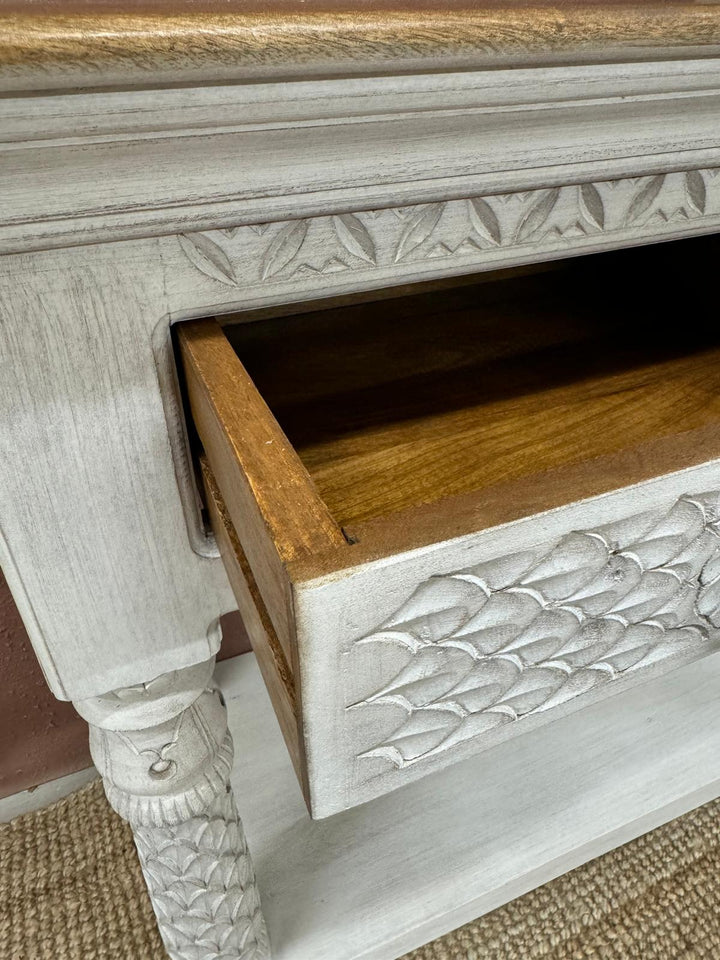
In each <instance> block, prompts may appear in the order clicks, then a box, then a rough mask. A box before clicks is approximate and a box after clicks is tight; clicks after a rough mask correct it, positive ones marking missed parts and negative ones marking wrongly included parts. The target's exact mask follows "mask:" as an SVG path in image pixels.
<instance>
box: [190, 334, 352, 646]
mask: <svg viewBox="0 0 720 960" xmlns="http://www.w3.org/2000/svg"><path fill="white" fill-rule="evenodd" d="M178 342H179V345H180V352H181V356H182V360H183V368H184V371H185V380H186V385H187V391H188V398H189V402H190V408H191V410H192V414H193V418H194V423H195V427H196V428H197V431H198V434H199V436H200V439H201V441H202V443H203V447H204V449H205V453H206V455H207V458H208V462H209V464H210V466H211V468H212V471H213V475H214V477H215V480H216V482H217V485H218V487H219V489H220V490H221V492H222V494H223V497H224V500H225V503H226V505H227V510H228V513H229V515H230V517H231V518H232V522H233V525H234V527H235V530H236V531H237V533H238V537H239V538H240V542H241V543H242V546H243V550H244V551H245V554H246V556H247V558H248V561H249V563H250V565H251V567H252V570H253V573H254V576H255V580H256V583H257V586H258V589H259V591H260V593H261V595H262V597H263V600H264V602H265V604H266V606H267V610H268V613H269V615H270V618H271V619H272V621H273V624H274V626H275V629H276V631H277V634H278V638H279V640H280V643H281V644H282V647H283V650H284V653H285V656H286V657H287V659H288V661H289V662H290V663H291V664H292V663H293V660H294V657H295V650H294V642H293V640H294V625H293V624H294V620H293V611H292V596H291V587H290V581H289V579H288V577H287V573H286V570H285V564H287V563H288V562H289V561H291V560H294V559H298V558H300V557H302V556H306V555H308V554H312V552H313V551H322V550H326V549H327V548H328V547H332V546H342V545H344V544H345V543H346V541H345V538H344V537H343V535H342V532H341V530H340V528H339V526H338V525H337V523H336V522H335V521H334V519H333V518H332V516H331V514H330V513H329V511H328V509H327V507H326V506H325V504H324V503H323V501H322V500H321V499H320V497H319V496H318V494H317V491H316V490H315V487H314V485H313V483H312V480H311V479H310V477H309V475H308V473H307V471H306V470H305V468H304V467H303V465H302V463H301V461H300V459H299V458H298V456H297V454H296V453H295V451H294V450H293V449H292V447H291V446H290V444H289V443H288V441H287V438H286V437H285V436H284V434H283V432H282V430H281V429H280V428H279V427H278V425H277V422H276V421H275V419H274V418H273V417H272V414H271V413H270V411H269V410H268V408H267V406H266V404H265V402H264V401H263V399H262V397H261V396H260V394H259V393H258V392H257V390H256V389H255V387H254V386H253V384H252V381H251V380H250V378H249V377H248V375H247V373H246V372H245V370H244V369H243V366H242V364H241V363H240V361H239V360H238V358H237V356H236V354H235V353H234V351H233V349H232V347H231V346H230V344H229V342H228V340H227V338H226V337H225V335H224V333H223V332H222V329H221V327H220V326H219V325H218V324H217V323H215V321H212V320H209V321H191V322H189V323H186V324H181V325H180V326H179V328H178Z"/></svg>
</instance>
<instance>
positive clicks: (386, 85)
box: [0, 56, 720, 302]
mask: <svg viewBox="0 0 720 960" xmlns="http://www.w3.org/2000/svg"><path fill="white" fill-rule="evenodd" d="M174 80H176V81H177V84H176V85H175V86H173V87H171V88H167V89H152V90H141V89H137V90H126V91H121V90H111V91H103V90H98V91H92V92H89V91H84V92H79V93H73V94H72V95H71V96H57V95H54V94H47V95H41V96H40V95H37V96H33V98H32V108H31V109H29V108H28V103H29V101H28V100H27V98H26V97H25V96H8V97H7V98H2V99H0V172H1V174H2V178H3V187H4V204H3V209H2V214H1V215H0V250H2V251H4V252H13V251H15V250H17V249H28V248H30V249H36V248H38V247H45V246H63V245H67V244H77V243H80V244H84V243H86V242H87V239H88V237H89V236H92V238H93V240H94V241H108V240H109V241H113V242H115V241H117V240H120V239H123V238H127V237H138V236H148V235H167V234H174V233H177V234H182V235H184V236H185V240H186V242H187V244H188V245H190V246H191V245H192V244H193V243H196V244H201V245H202V244H203V243H204V241H203V238H201V237H200V238H198V237H197V232H198V231H201V230H202V231H205V230H214V229H217V228H222V230H223V231H224V232H220V233H216V234H214V235H212V236H211V237H210V240H211V241H212V242H213V243H215V244H217V245H219V246H221V247H225V248H226V250H227V252H226V256H227V257H228V259H229V261H230V263H229V265H228V264H225V270H226V273H225V274H223V272H222V270H220V271H219V273H217V271H216V274H215V278H216V279H217V282H218V283H220V284H225V285H226V286H229V287H231V286H233V285H234V284H237V283H238V282H242V283H243V284H244V285H246V284H248V283H251V282H254V281H255V280H257V279H260V278H261V279H262V280H263V289H264V290H265V291H267V289H268V287H269V286H270V285H271V284H272V283H282V282H283V281H286V280H288V279H289V275H290V274H293V276H292V287H291V288H287V289H284V291H283V299H285V300H286V301H287V300H288V299H291V298H292V299H297V296H295V292H296V291H302V290H303V285H302V284H301V283H300V281H301V280H304V281H308V280H310V279H311V278H310V277H308V276H307V275H306V276H304V277H303V276H298V271H297V268H299V267H303V268H304V269H305V271H306V272H307V268H308V267H309V268H310V269H314V270H323V269H324V263H325V261H324V260H323V261H321V262H320V263H314V262H313V263H311V264H307V262H306V260H305V258H306V257H307V255H308V254H312V253H313V252H314V251H317V252H318V253H319V252H320V250H321V248H322V246H325V245H326V246H328V247H329V248H333V247H334V248H335V249H334V255H335V256H339V258H340V259H341V261H342V262H346V261H347V260H348V251H347V250H344V248H343V247H342V245H341V244H339V243H338V242H337V241H336V242H335V243H332V238H333V236H334V231H333V230H332V223H331V217H330V216H329V215H330V214H337V215H338V216H339V217H345V216H347V215H348V214H349V213H351V212H353V211H355V212H357V211H360V214H359V215H358V219H360V221H361V223H362V224H363V226H364V227H365V229H366V230H367V231H368V232H369V234H370V236H371V239H372V241H373V244H374V247H375V252H374V256H375V261H374V262H372V256H371V258H370V260H368V259H367V258H366V259H363V257H362V256H361V257H360V258H359V260H357V261H356V260H350V262H349V264H348V265H349V266H350V267H351V268H352V269H353V270H355V271H356V273H361V274H364V275H365V276H364V280H365V284H366V285H368V286H373V287H376V286H378V285H382V284H383V283H388V282H397V280H398V279H399V276H398V274H399V273H400V272H402V271H411V270H418V269H419V268H420V265H421V264H423V267H424V270H428V269H430V268H431V266H432V268H433V269H435V270H441V269H443V268H445V269H446V270H447V271H448V272H458V266H457V265H456V264H451V263H450V262H449V261H450V260H455V261H458V262H459V265H460V269H463V268H467V269H474V268H475V264H476V263H478V262H479V263H481V264H483V263H485V262H486V261H493V262H495V263H496V265H499V263H498V261H500V262H502V261H503V260H504V259H505V260H506V259H507V258H512V257H513V256H514V257H521V258H522V259H524V260H537V259H538V258H539V257H541V256H543V255H545V254H546V253H547V251H548V249H550V250H551V251H552V255H553V256H559V255H562V251H563V250H565V249H567V247H568V240H570V241H571V243H572V245H573V246H577V247H581V246H582V247H583V248H585V249H598V248H599V247H601V246H602V245H617V244H618V243H622V242H625V243H628V242H631V243H638V242H640V240H642V239H644V238H646V237H648V236H657V235H665V236H667V235H672V234H673V233H674V234H675V235H679V234H682V233H687V232H689V231H693V232H697V231H698V230H700V229H701V227H702V229H705V230H708V229H717V217H718V198H717V195H718V190H717V189H716V187H717V184H713V183H712V175H713V168H717V167H720V146H719V144H718V129H719V124H718V115H719V114H720V94H719V93H718V90H720V59H718V58H715V57H710V56H708V57H704V58H702V59H697V58H693V59H689V60H686V59H676V60H673V61H666V60H662V61H656V62H650V63H644V62H641V63H604V64H601V65H600V64H596V65H590V64H588V63H580V64H577V65H573V66H563V67H559V66H555V67H542V68H540V67H536V68H529V69H516V68H503V69H500V68H498V69H489V70H476V71H467V70H463V71H461V72H458V71H454V72H453V71H451V72H447V71H445V72H442V71H441V72H431V73H426V74H420V75H413V76H412V77H407V76H403V75H390V76H381V77H364V78H348V77H342V78H337V79H334V80H312V79H309V78H305V77H304V78H300V79H298V80H294V81H292V82H287V83H282V84H277V83H271V82H268V83H261V82H257V83H252V84H248V83H244V84H243V83H239V84H221V85H212V84H210V85H208V84H206V83H203V85H202V86H201V87H197V86H195V87H193V86H183V85H181V84H180V78H174ZM703 168H705V176H706V181H707V182H706V194H707V196H706V200H707V202H706V204H699V205H696V206H695V207H692V206H690V207H688V206H686V204H685V203H683V199H682V198H683V194H684V193H685V192H686V191H684V189H683V173H685V172H687V173H694V172H695V171H698V170H702V169H703ZM670 171H682V172H677V173H675V172H672V173H671V172H670ZM659 174H665V175H666V176H665V180H664V186H663V189H662V190H661V191H660V192H659V195H658V196H657V197H655V199H654V202H653V204H652V205H651V207H650V208H649V209H647V210H643V209H642V208H641V209H638V208H637V207H636V208H634V209H633V216H632V218H630V219H627V218H626V213H627V210H628V207H627V206H626V203H629V202H630V201H629V198H628V194H632V193H633V192H634V190H635V189H637V190H641V189H643V187H644V183H642V182H640V181H637V182H636V178H637V177H638V176H641V175H646V176H657V175H659ZM701 175H702V174H701ZM622 178H625V180H624V182H623V185H622V189H620V190H618V191H617V192H612V191H611V186H612V185H613V184H614V183H616V182H617V181H618V180H620V179H622ZM629 178H632V179H629ZM578 182H580V183H582V184H587V183H591V184H593V185H594V187H595V189H597V191H598V193H599V195H600V198H601V204H602V205H603V206H604V208H605V215H604V218H602V219H601V220H600V221H598V220H597V219H591V220H590V221H589V222H588V221H587V220H586V218H585V217H584V216H583V213H582V205H581V204H579V200H578V189H577V187H576V186H575V185H576V184H577V183H578ZM608 182H609V184H608ZM239 184H242V189H239ZM549 188H555V189H558V190H559V194H558V201H557V203H556V205H555V207H554V209H553V211H552V218H551V221H552V224H553V227H554V228H556V230H557V231H559V232H558V233H556V234H554V235H550V234H547V233H545V232H544V231H542V230H538V231H536V232H535V233H532V232H530V231H528V230H527V229H526V230H525V231H523V234H522V235H521V236H520V237H518V238H517V241H516V239H515V228H516V223H515V216H516V214H517V213H519V212H520V210H519V209H518V206H517V205H516V204H515V203H513V202H510V203H508V204H505V202H504V201H505V199H506V197H507V196H508V195H509V194H512V193H515V194H516V196H517V195H521V196H523V197H526V198H527V200H528V203H530V202H531V198H530V196H529V194H526V193H525V191H546V190H547V189H549ZM714 188H715V189H714ZM696 196H697V194H696ZM477 197H481V198H486V201H487V202H488V204H489V205H490V206H491V207H493V208H494V212H495V216H496V217H497V219H498V222H499V226H500V236H499V241H498V240H497V239H496V240H495V242H494V244H493V242H488V241H487V239H486V240H485V241H483V240H482V239H481V238H478V236H477V235H476V234H475V231H474V229H473V227H472V221H468V216H470V214H469V213H468V212H466V210H465V208H466V206H467V201H468V199H469V198H477ZM439 200H442V201H444V204H443V207H442V211H441V216H440V217H439V220H438V223H437V224H436V227H437V229H436V230H432V231H431V232H430V234H429V236H428V238H427V239H428V241H434V243H432V247H438V250H439V251H441V252H442V244H446V245H448V246H449V250H448V251H445V253H444V255H443V256H442V257H440V258H437V257H436V258H435V259H434V261H433V263H432V264H430V263H428V257H427V253H428V250H429V248H430V243H416V244H414V245H413V244H411V245H408V244H407V243H405V244H404V245H403V248H402V251H401V254H402V255H401V256H400V257H399V259H395V256H394V255H395V253H396V248H394V249H392V250H390V248H389V245H390V243H391V242H393V243H398V242H399V238H398V237H397V236H396V235H397V233H398V232H399V230H400V228H401V227H402V226H403V224H402V222H400V220H399V219H397V218H396V214H395V211H398V210H400V209H401V208H403V207H405V208H408V207H409V206H410V205H413V204H420V203H428V202H431V203H437V202H438V201H439ZM670 204H671V205H670ZM668 205H670V208H669V209H666V207H667V206H668ZM383 208H392V210H393V212H392V213H389V214H388V216H383V214H382V212H381V213H380V214H378V211H379V210H382V209H383ZM438 209H439V208H438ZM595 209H596V212H598V210H599V207H598V204H597V203H596V204H595ZM678 209H685V211H686V213H687V217H686V218H685V219H678V217H677V216H676V214H677V211H678ZM660 211H662V213H663V214H664V217H665V219H664V220H663V221H658V220H657V219H653V218H654V217H656V216H657V215H658V214H659V213H660ZM407 212H408V213H409V214H410V213H412V211H410V210H408V211H407ZM376 215H377V216H378V219H377V222H375V221H374V219H373V217H375V216H376ZM566 216H567V217H568V220H567V221H565V222H563V221H564V220H565V217H566ZM307 217H312V218H315V219H314V220H312V221H308V220H306V221H305V223H306V225H307V226H308V228H309V232H308V238H307V242H305V243H302V244H300V245H299V247H298V248H297V250H296V253H297V254H299V255H298V256H296V257H289V258H288V261H287V262H285V263H283V262H282V261H281V262H279V263H278V262H276V263H274V264H273V265H272V267H270V265H269V264H265V263H264V262H263V263H262V265H261V264H258V262H257V260H258V255H259V254H260V252H261V251H262V252H264V251H263V245H262V244H261V243H260V242H259V241H257V235H258V233H259V232H260V231H261V229H262V227H261V226H260V225H263V224H265V223H268V222H271V221H272V222H275V221H288V220H297V219H304V218H307ZM570 217H572V219H569V218H570ZM688 220H691V221H693V222H692V223H688ZM577 225H579V227H580V231H581V233H580V234H578V233H577V232H573V231H576V228H577ZM328 227H330V228H331V229H330V230H327V228H328ZM238 228H240V229H238ZM298 229H300V228H298ZM568 229H569V230H570V233H569V234H568ZM254 231H258V233H256V232H254ZM582 231H584V233H582ZM324 232H327V234H328V236H327V237H326V239H325V240H324V243H321V244H320V247H318V246H317V244H318V239H319V238H318V236H317V235H318V234H321V235H322V233H324ZM235 234H237V237H235ZM268 235H269V236H270V234H268ZM250 238H251V239H252V241H253V242H252V243H248V242H247V240H248V239H250ZM296 239H297V237H296ZM229 240H230V241H234V240H237V243H235V242H228V241H229ZM237 247H240V248H241V249H240V250H239V251H238V253H237V254H236V252H235V248H237ZM478 248H479V249H478ZM286 253H287V251H286ZM388 255H389V256H388ZM236 256H237V260H236ZM248 257H249V258H250V259H249V262H247V263H246V262H245V261H246V260H247V258H248ZM313 260H314V258H313ZM191 262H192V261H191ZM515 262H518V261H517V260H515ZM256 269H257V271H258V274H259V275H260V276H259V277H257V276H256V275H255V271H256ZM341 279H347V278H340V277H338V276H330V275H329V274H328V275H326V276H325V277H324V282H325V283H326V284H327V286H328V287H330V286H332V285H334V284H335V283H337V282H339V281H340V280H341ZM351 286H354V288H356V289H357V288H358V287H359V286H360V278H358V279H357V282H356V283H355V284H354V285H351ZM225 292H226V293H227V291H225ZM245 299H247V298H245ZM264 299H266V297H264ZM211 302H212V301H211Z"/></svg>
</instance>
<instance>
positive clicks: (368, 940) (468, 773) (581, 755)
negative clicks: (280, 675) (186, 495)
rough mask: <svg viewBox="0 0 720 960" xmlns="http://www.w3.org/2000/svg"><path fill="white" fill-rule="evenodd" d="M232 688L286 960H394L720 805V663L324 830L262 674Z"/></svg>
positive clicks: (257, 845) (248, 804)
mask: <svg viewBox="0 0 720 960" xmlns="http://www.w3.org/2000/svg"><path fill="white" fill-rule="evenodd" d="M216 677H217V679H218V680H219V682H220V684H221V686H222V687H223V689H224V691H225V695H226V697H227V700H228V712H229V722H230V728H231V731H232V734H233V737H234V740H235V744H236V749H237V760H236V762H235V771H234V774H233V785H234V788H235V793H236V795H237V802H238V807H239V810H240V815H241V816H242V818H243V822H244V824H245V828H246V833H247V837H248V843H249V845H250V849H251V851H252V855H253V859H254V861H255V866H256V873H257V879H258V885H259V888H260V896H261V898H262V902H263V909H264V913H265V917H266V920H267V924H268V930H269V933H270V941H271V945H272V949H273V958H274V960H308V958H310V957H312V960H394V958H397V957H399V956H401V955H402V954H404V953H405V952H407V951H409V950H411V949H414V948H415V947H417V946H420V945H421V944H422V943H425V942H427V941H428V940H431V939H433V938H434V937H437V936H440V935H441V934H443V933H446V932H448V931H449V930H451V929H454V928H455V927H457V926H459V925H461V924H462V923H465V922H467V921H469V920H472V919H474V918H475V917H477V916H480V915H481V914H483V913H486V912H488V911H490V910H492V909H494V908H496V907H498V906H500V905H502V904H503V903H505V902H507V901H508V900H511V899H512V898H514V897H516V896H519V895H521V894H523V893H525V892H527V891H528V890H531V889H533V888H534V887H537V886H539V885H540V884H542V883H545V882H546V881H547V880H550V879H551V878H553V877H556V876H559V875H560V874H562V873H564V872H566V871H567V870H570V869H572V868H573V867H575V866H578V865H579V864H581V863H584V862H586V861H587V860H591V859H592V858H593V857H596V856H599V855H600V854H602V853H605V852H606V851H608V850H611V849H612V848H614V847H616V846H618V845H619V844H621V843H625V842H627V841H628V840H630V839H632V838H633V837H636V836H639V835H640V834H642V833H645V832H646V831H648V830H651V829H653V828H654V827H657V826H659V825H660V824H662V823H664V822H666V821H667V820H670V819H672V818H673V817H676V816H679V815H681V814H683V813H685V812H687V811H688V810H690V809H692V808H693V807H695V806H698V805H699V804H701V803H704V802H706V801H708V800H711V799H713V798H714V797H716V796H718V795H719V794H720V750H719V749H718V737H719V736H720V735H719V734H718V730H719V729H720V656H713V657H710V658H708V659H706V660H704V661H702V662H701V663H695V664H691V665H690V666H687V667H683V668H682V669H680V670H677V671H675V672H674V673H673V674H671V675H669V676H666V677H663V678H661V679H659V680H655V681H653V682H651V683H648V684H645V685H644V686H643V687H641V688H640V689H638V690H634V691H631V692H629V693H626V694H620V695H618V696H616V697H612V698H611V699H610V700H606V701H605V702H604V703H599V704H596V705H595V706H593V707H590V708H588V709H587V710H584V711H582V712H581V713H580V714H577V715H575V716H573V717H567V718H565V719H563V720H559V721H557V722H556V723H553V724H552V725H551V726H550V727H546V728H545V729H544V730H538V731H535V732H534V733H530V734H528V735H526V736H524V737H519V738H517V739H516V740H514V741H512V742H509V743H506V744H503V745H501V746H499V747H496V748H494V749H493V750H490V751H489V752H487V753H485V754H484V755H483V756H481V757H476V758H474V759H472V760H468V761H465V762H463V763H459V764H456V765H455V766H453V767H451V768H450V769H448V770H446V771H443V772H442V773H439V774H433V775H432V776H429V777H426V778H425V779H424V780H421V781H419V782H418V783H414V784H411V785H408V786H406V787H404V788H403V789H401V790H398V791H396V792H395V793H392V794H389V795H388V796H386V797H382V798H380V799H378V800H374V801H372V802H371V803H367V804H364V805H363V806H360V807H357V808H355V809H354V810H350V811H347V812H346V813H342V814H339V815H337V816H335V817H331V818H330V819H328V820H324V821H322V822H319V823H318V822H313V821H311V820H310V819H309V818H308V816H307V812H306V810H305V806H304V803H303V800H302V797H301V795H300V790H299V787H298V785H297V782H296V779H295V774H294V772H293V770H292V766H291V763H290V760H289V759H288V757H287V753H286V751H285V746H284V743H283V741H282V737H281V735H280V732H279V730H278V729H277V726H276V725H275V724H274V723H273V716H272V707H271V705H270V702H269V700H268V697H267V694H266V692H265V689H264V688H263V686H262V681H261V679H260V676H259V673H258V671H257V668H256V665H255V663H254V662H253V659H252V658H251V657H250V656H247V657H238V658H235V659H234V660H232V661H226V662H224V663H222V664H220V665H219V666H218V668H217V671H216Z"/></svg>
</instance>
